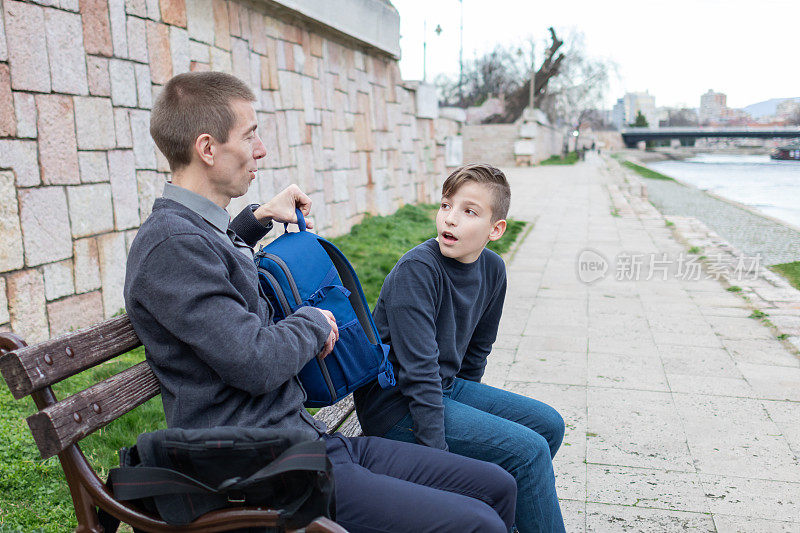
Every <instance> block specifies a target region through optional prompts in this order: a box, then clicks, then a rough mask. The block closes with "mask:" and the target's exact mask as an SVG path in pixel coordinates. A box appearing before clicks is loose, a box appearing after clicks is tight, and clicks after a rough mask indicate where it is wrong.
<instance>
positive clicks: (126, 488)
mask: <svg viewBox="0 0 800 533" xmlns="http://www.w3.org/2000/svg"><path fill="white" fill-rule="evenodd" d="M320 443H322V446H321V447H320V445H319V444H320ZM324 446H325V444H324V442H322V441H308V442H301V443H299V444H295V445H294V446H292V447H290V448H289V449H288V450H286V451H285V452H283V453H282V454H281V455H279V456H278V457H277V458H276V459H275V460H274V461H272V462H271V463H270V464H268V465H266V466H265V467H264V468H261V469H260V470H258V471H256V472H255V473H253V474H252V475H250V476H248V477H246V478H244V479H243V478H241V477H235V478H230V479H226V480H225V481H223V482H222V483H220V485H219V486H218V487H216V488H214V487H211V486H209V485H206V484H205V483H203V482H201V481H198V480H197V479H195V478H193V477H191V476H187V475H186V474H182V473H180V472H177V471H175V470H170V469H169V468H159V467H154V466H136V467H122V468H114V469H112V470H111V471H110V472H109V479H110V481H111V483H112V486H113V489H114V496H116V497H117V498H118V499H120V500H136V499H140V498H149V497H154V496H163V495H166V494H227V493H228V492H231V491H240V492H244V491H246V490H247V489H248V488H251V487H253V486H257V485H258V484H259V483H262V482H264V481H267V480H269V479H271V478H273V477H275V476H278V475H280V474H284V473H286V472H291V471H298V470H301V471H309V472H327V470H328V466H327V460H326V458H327V457H326V455H325V448H324ZM320 448H321V450H320Z"/></svg>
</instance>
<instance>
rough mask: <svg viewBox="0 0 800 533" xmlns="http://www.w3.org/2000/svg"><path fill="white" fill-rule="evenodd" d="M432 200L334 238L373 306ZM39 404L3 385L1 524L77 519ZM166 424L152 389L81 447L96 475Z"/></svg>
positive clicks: (507, 243) (52, 525)
mask: <svg viewBox="0 0 800 533" xmlns="http://www.w3.org/2000/svg"><path fill="white" fill-rule="evenodd" d="M437 209H438V204H437V205H417V206H414V205H407V206H405V207H403V208H401V209H399V210H398V211H397V212H396V213H395V214H393V215H391V216H387V217H367V218H366V219H364V221H363V222H362V223H361V224H359V225H357V226H354V227H353V229H352V230H351V232H350V233H349V234H347V235H342V236H341V237H337V238H335V239H332V241H333V242H334V243H335V244H336V246H338V247H339V248H340V249H341V250H342V251H343V252H344V254H345V255H347V257H348V258H349V259H350V261H351V262H352V263H353V267H354V268H355V270H356V272H358V276H359V279H360V280H361V283H362V285H363V287H364V292H365V293H366V296H367V301H368V302H369V304H370V306H374V305H375V301H376V300H377V298H378V294H379V293H380V289H381V285H382V284H383V280H384V278H385V277H386V275H387V274H388V273H389V271H390V270H391V269H392V267H393V266H394V264H395V263H396V262H397V260H398V259H399V258H400V257H401V256H402V255H403V254H404V253H405V252H407V251H408V250H409V249H411V248H413V247H414V246H416V245H417V244H419V243H421V242H422V241H425V240H427V239H429V238H431V237H435V236H436V226H435V223H434V219H435V216H436V210H437ZM524 227H525V223H524V222H520V221H517V220H509V221H508V228H507V230H506V233H505V235H504V236H503V237H502V238H501V239H500V240H498V241H494V242H492V243H490V245H489V248H491V249H492V250H494V251H496V252H497V253H500V254H502V253H505V252H507V251H508V249H509V248H510V247H511V245H512V244H513V243H514V241H515V240H516V238H517V237H518V235H519V233H520V232H521V231H522V230H523V228H524ZM143 360H144V348H142V347H139V348H137V349H135V350H132V351H130V352H129V353H127V354H125V355H122V356H120V357H117V358H115V359H112V360H111V361H107V362H105V363H103V364H101V365H99V366H97V367H95V368H93V369H91V370H88V371H86V372H83V373H81V374H78V375H77V376H73V377H71V378H69V379H67V380H65V381H63V382H61V383H59V384H58V385H56V386H55V387H54V388H55V393H56V397H57V398H66V397H68V396H70V395H72V394H74V393H76V392H77V391H80V390H83V389H85V388H86V387H88V386H89V385H91V384H93V383H96V382H98V381H100V380H103V379H106V378H108V377H110V376H112V375H114V374H117V373H119V372H121V371H122V370H124V369H125V368H128V367H130V366H132V365H134V364H136V363H139V362H140V361H143ZM34 412H36V409H35V407H34V405H33V401H32V400H31V399H30V398H25V399H23V400H15V399H14V397H13V396H11V392H10V391H9V390H8V387H7V386H5V383H2V384H1V385H0V531H42V532H47V533H50V532H53V533H55V532H59V533H60V532H63V531H69V530H72V529H74V528H75V527H76V526H77V522H76V520H75V513H74V511H73V507H72V499H71V498H70V495H69V490H68V489H67V483H66V479H65V478H64V473H63V471H62V470H61V464H60V463H59V461H58V458H57V457H51V458H50V459H47V460H42V459H40V458H39V452H38V450H37V448H36V445H35V444H34V442H33V437H31V434H30V431H29V429H28V425H27V423H26V422H25V418H26V417H27V416H29V415H31V414H33V413H34ZM164 427H166V423H165V419H164V412H163V409H162V406H161V398H160V397H156V398H153V399H152V400H150V401H149V402H147V403H145V404H144V405H142V406H140V407H138V408H137V409H134V410H133V411H132V412H130V413H128V414H126V415H125V416H123V417H121V418H120V419H118V420H115V421H114V422H112V423H111V424H109V425H108V426H106V427H105V428H103V429H101V430H99V431H97V432H96V433H94V434H92V435H90V436H88V437H87V438H85V439H83V440H82V441H81V449H82V450H83V453H84V455H86V457H87V459H88V460H89V462H90V463H91V464H92V466H93V467H94V468H95V470H96V471H97V473H98V474H99V475H100V477H101V478H103V479H105V477H106V476H107V474H108V470H109V469H110V468H114V467H116V466H117V465H118V462H119V460H118V456H117V453H118V450H119V449H120V448H122V447H123V446H130V445H131V444H134V443H135V442H136V437H137V436H138V435H139V433H143V432H146V431H155V430H157V429H161V428H164Z"/></svg>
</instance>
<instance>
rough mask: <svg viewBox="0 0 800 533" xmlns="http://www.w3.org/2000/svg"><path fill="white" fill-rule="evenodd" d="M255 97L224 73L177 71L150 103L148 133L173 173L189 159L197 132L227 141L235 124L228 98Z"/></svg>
mask: <svg viewBox="0 0 800 533" xmlns="http://www.w3.org/2000/svg"><path fill="white" fill-rule="evenodd" d="M255 99H256V97H255V95H254V94H253V91H252V90H250V88H249V87H248V86H247V85H246V84H245V83H244V82H243V81H242V80H240V79H239V78H237V77H235V76H231V75H230V74H225V73H224V72H187V73H185V74H178V75H177V76H175V77H174V78H172V79H171V80H169V81H168V82H167V84H166V85H165V86H164V89H163V90H162V91H161V94H160V95H159V97H158V99H157V100H156V103H155V105H154V106H153V112H152V114H151V116H150V135H151V136H152V137H153V140H154V141H155V143H156V146H158V149H159V150H161V153H163V154H164V157H166V158H167V161H168V162H169V166H170V168H171V169H172V170H173V172H174V171H175V170H178V169H180V168H182V167H185V166H187V165H188V164H189V163H190V162H191V160H192V149H193V147H194V142H195V140H197V137H199V136H200V135H202V134H204V133H207V134H209V135H211V136H212V137H214V139H216V140H217V141H219V142H221V143H224V142H227V140H228V134H229V132H230V131H231V130H232V129H233V127H234V125H235V124H236V116H235V115H234V113H233V110H232V109H231V105H230V103H231V101H232V100H245V101H247V102H253V101H255Z"/></svg>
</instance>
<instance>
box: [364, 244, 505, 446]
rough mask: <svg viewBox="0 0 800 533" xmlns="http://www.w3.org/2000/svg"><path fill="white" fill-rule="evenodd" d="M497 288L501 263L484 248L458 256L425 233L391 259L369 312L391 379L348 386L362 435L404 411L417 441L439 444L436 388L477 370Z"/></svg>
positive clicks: (490, 335)
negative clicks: (467, 258) (474, 255)
mask: <svg viewBox="0 0 800 533" xmlns="http://www.w3.org/2000/svg"><path fill="white" fill-rule="evenodd" d="M505 292H506V270H505V264H504V263H503V260H502V259H501V258H500V256H498V255H497V254H496V253H494V252H492V251H491V250H486V249H484V251H483V252H482V253H481V255H480V257H479V258H478V260H477V261H475V262H473V263H461V262H459V261H457V260H455V259H451V258H448V257H445V256H443V255H442V253H441V252H440V251H439V243H437V242H436V240H435V239H430V240H428V241H426V242H424V243H422V244H420V245H419V246H417V247H415V248H413V249H412V250H410V251H409V252H408V253H406V254H405V255H404V256H403V257H402V258H401V259H400V261H398V263H397V264H396V265H395V267H394V268H393V269H392V271H391V272H390V273H389V275H388V276H387V277H386V280H385V281H384V283H383V288H382V289H381V294H380V297H379V298H378V303H377V304H376V306H375V311H374V312H373V316H374V319H375V325H376V326H377V327H378V331H379V332H380V335H381V339H382V340H383V342H385V343H388V344H390V345H391V347H392V349H391V351H390V352H389V360H390V361H391V362H392V365H394V368H395V375H396V377H397V386H396V387H394V388H391V389H381V388H380V386H379V385H378V384H377V383H376V382H373V383H372V384H370V385H367V386H365V387H362V388H361V389H359V390H357V391H356V392H355V394H354V397H355V403H356V410H357V413H358V418H359V421H360V422H361V427H362V428H363V430H364V433H365V434H367V435H378V436H382V435H384V434H385V433H386V432H387V431H388V430H389V429H390V428H391V427H392V426H393V425H394V424H396V423H397V422H398V421H400V419H401V418H403V417H404V416H405V415H406V414H407V413H409V412H410V413H411V416H412V418H413V421H414V436H415V437H416V439H417V442H419V443H420V444H425V445H427V446H431V447H434V448H439V449H443V450H446V449H447V444H446V443H445V439H444V406H443V403H442V391H443V390H445V389H448V388H450V387H451V386H452V385H453V379H454V378H455V377H460V378H463V379H468V380H471V381H480V380H481V377H483V372H484V369H485V367H486V356H487V355H489V352H490V351H491V349H492V344H493V343H494V341H495V338H496V337H497V327H498V325H499V323H500V316H501V314H502V311H503V301H504V299H505Z"/></svg>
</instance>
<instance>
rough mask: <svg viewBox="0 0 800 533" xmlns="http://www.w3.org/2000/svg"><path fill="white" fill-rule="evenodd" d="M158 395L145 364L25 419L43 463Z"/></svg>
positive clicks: (156, 387) (156, 382)
mask: <svg viewBox="0 0 800 533" xmlns="http://www.w3.org/2000/svg"><path fill="white" fill-rule="evenodd" d="M159 393H160V387H159V384H158V380H157V379H156V376H155V374H153V371H152V370H150V367H149V366H148V365H147V362H146V361H142V362H141V363H139V364H137V365H135V366H132V367H130V368H128V369H127V370H124V371H122V372H120V373H119V374H116V375H114V376H111V377H110V378H108V379H106V380H103V381H101V382H99V383H97V384H96V385H93V386H91V387H89V388H88V389H85V390H83V391H81V392H79V393H77V394H74V395H73V396H70V397H69V398H65V399H64V400H61V401H60V402H58V403H56V404H54V405H51V406H49V407H47V408H45V409H42V410H41V411H39V412H38V413H35V414H33V415H31V416H29V417H28V425H29V426H30V428H31V433H32V434H33V439H34V441H36V446H38V448H39V453H41V455H42V458H43V459H47V458H48V457H51V456H53V455H55V454H57V453H59V452H61V451H62V450H63V449H64V448H66V447H67V446H69V445H70V444H74V443H76V442H78V441H79V440H81V439H82V438H84V437H85V436H87V435H89V434H90V433H92V432H93V431H96V430H97V429H99V428H101V427H103V426H105V425H106V424H108V423H109V422H112V421H113V420H115V419H117V418H119V417H120V416H122V415H124V414H125V413H127V412H128V411H131V410H133V409H135V408H136V407H138V406H140V405H142V404H143V403H145V402H146V401H147V400H149V399H150V398H153V397H155V396H157V395H158V394H159Z"/></svg>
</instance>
